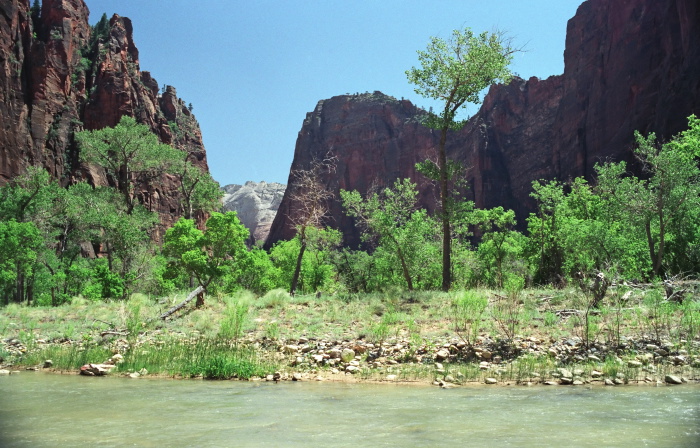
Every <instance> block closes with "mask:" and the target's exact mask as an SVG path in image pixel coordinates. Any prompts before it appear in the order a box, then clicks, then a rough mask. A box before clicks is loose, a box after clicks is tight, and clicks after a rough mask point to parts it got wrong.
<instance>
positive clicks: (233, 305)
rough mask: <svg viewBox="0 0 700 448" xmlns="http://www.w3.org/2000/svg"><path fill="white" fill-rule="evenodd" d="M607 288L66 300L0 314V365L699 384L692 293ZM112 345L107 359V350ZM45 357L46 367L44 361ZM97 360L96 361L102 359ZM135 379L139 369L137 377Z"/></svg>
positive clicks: (184, 373) (171, 373)
mask: <svg viewBox="0 0 700 448" xmlns="http://www.w3.org/2000/svg"><path fill="white" fill-rule="evenodd" d="M694 287H695V286H692V285H691V287H690V288H688V290H689V292H688V293H687V294H686V295H685V297H684V300H683V301H682V303H678V302H669V301H667V300H666V298H665V295H664V294H663V290H662V289H660V288H654V287H647V288H631V287H630V288H622V287H619V288H612V290H611V291H609V292H608V294H607V295H606V296H605V297H604V298H603V300H602V301H601V302H600V303H599V304H598V307H597V308H594V307H592V300H593V298H592V297H590V296H588V295H586V294H583V293H581V292H580V291H579V290H576V289H563V290H555V289H545V290H526V291H520V292H503V291H491V290H477V291H458V292H453V293H437V292H413V293H408V292H404V291H398V290H393V291H386V292H384V293H381V294H371V295H370V294H368V295H344V296H332V297H330V296H321V297H316V296H296V297H290V296H289V295H287V294H286V293H285V292H283V291H281V290H275V291H271V292H269V293H268V294H266V295H265V296H263V297H255V296H254V295H252V294H250V293H248V292H241V293H238V294H237V295H235V296H226V297H208V298H207V301H206V305H205V306H204V307H203V308H201V309H193V308H191V307H188V308H185V309H183V310H182V311H180V312H179V313H177V314H175V315H173V316H172V318H168V319H167V320H162V319H160V318H159V316H160V315H161V314H162V313H164V312H165V311H166V310H167V309H168V308H170V307H171V306H173V305H174V304H177V303H179V302H180V301H182V300H183V298H184V295H180V296H172V297H167V298H158V299H156V298H151V297H146V296H144V295H140V294H134V295H133V296H132V297H131V298H130V299H129V300H128V301H121V302H111V303H104V302H99V303H96V302H89V301H86V300H84V299H81V298H76V299H74V300H73V301H72V303H71V304H68V305H64V306H61V307H55V308H49V307H46V308H44V307H24V306H20V305H10V306H7V307H5V308H2V309H0V336H2V340H3V341H4V342H3V345H2V346H0V357H1V358H2V361H0V364H2V365H3V368H4V369H8V370H12V369H16V368H26V367H34V366H39V367H42V366H44V364H45V362H46V361H47V360H50V361H52V362H51V363H50V364H51V367H50V368H53V369H56V370H60V371H69V372H77V371H78V369H79V368H80V367H81V366H83V365H85V364H89V363H93V364H99V363H105V362H107V361H108V360H110V359H111V361H112V362H113V363H114V364H115V367H114V368H111V369H109V370H110V371H111V372H110V374H117V375H119V374H124V375H128V374H131V375H132V376H138V375H142V374H148V375H161V376H168V377H183V378H191V377H202V378H211V379H228V378H240V379H262V380H265V379H270V380H277V379H300V380H305V379H319V380H320V379H325V380H343V381H391V382H402V381H403V382H421V383H433V382H434V383H436V384H441V385H444V386H449V385H454V384H468V383H471V382H479V383H483V382H489V383H493V382H495V383H511V384H516V383H524V384H526V383H545V382H550V383H556V384H572V383H575V384H579V383H581V384H586V383H601V384H602V383H605V382H606V381H607V383H608V384H629V383H638V382H645V383H651V384H654V383H656V382H657V381H659V382H664V381H665V380H666V377H667V376H669V375H671V376H675V377H678V378H679V379H682V378H685V380H687V381H698V380H700V297H699V296H698V294H697V292H696V291H695V289H693V288H694ZM115 354H117V356H114V355H115ZM47 366H48V364H47ZM108 368H109V366H108ZM137 374H138V375H137Z"/></svg>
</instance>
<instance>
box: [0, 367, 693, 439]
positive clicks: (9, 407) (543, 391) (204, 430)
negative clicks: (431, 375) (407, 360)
mask: <svg viewBox="0 0 700 448" xmlns="http://www.w3.org/2000/svg"><path fill="white" fill-rule="evenodd" d="M83 445H89V446H98V447H99V446H142V447H228V446H230V447H234V446H235V447H258V446H272V447H275V446H279V447H314V446H333V447H345V446H348V447H350V446H352V447H365V446H371V447H377V446H392V447H395V446H400V447H427V446H430V447H439V446H446V447H458V446H499V447H528V446H533V447H535V446H536V447H543V446H578V447H588V446H590V447H601V446H606V447H616V446H619V447H629V446H635V447H639V446H653V447H697V446H700V387H699V386H696V385H691V386H688V385H686V386H677V387H658V388H657V387H615V388H613V387H593V388H587V387H581V386H579V387H535V388H526V387H518V386H514V387H464V388H455V389H448V390H443V389H438V388H434V387H414V386H400V385H387V384H381V385H376V384H342V383H316V382H303V383H292V382H285V383H280V384H272V383H250V382H236V381H220V382H209V381H174V380H163V379H157V380H156V379H138V380H132V379H127V378H86V377H79V376H75V375H51V374H43V373H31V372H26V373H25V372H23V373H21V374H19V375H11V376H5V377H0V446H2V447H63V446H83Z"/></svg>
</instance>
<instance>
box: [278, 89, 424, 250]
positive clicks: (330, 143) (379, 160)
mask: <svg viewBox="0 0 700 448" xmlns="http://www.w3.org/2000/svg"><path fill="white" fill-rule="evenodd" d="M422 113H423V112H422V111H421V110H420V109H419V108H417V107H416V106H414V105H413V104H411V103H410V102H409V101H406V100H402V101H399V100H397V99H395V98H393V97H390V96H387V95H384V94H383V93H380V92H374V93H371V94H370V93H367V94H360V95H342V96H336V97H333V98H331V99H328V100H323V101H319V102H318V104H317V105H316V108H315V109H314V111H313V112H310V113H308V114H307V115H306V119H305V120H304V123H303V125H302V129H301V131H300V132H299V136H298V138H297V143H296V149H295V152H294V161H293V163H292V170H308V169H310V167H311V164H312V163H313V161H314V160H318V161H320V160H323V159H326V158H329V157H336V158H337V162H336V163H335V171H334V172H332V173H328V175H327V176H325V178H324V179H322V183H323V185H324V186H325V188H327V189H328V190H329V191H331V192H333V194H334V198H333V199H332V200H331V201H330V203H329V204H328V206H329V214H328V219H327V221H326V225H329V226H331V227H335V228H339V229H341V230H342V231H343V233H344V237H345V241H346V243H348V244H358V243H359V234H358V233H357V229H355V226H354V225H353V221H352V220H351V218H348V217H347V216H345V215H344V214H343V212H342V206H341V203H340V194H339V192H340V190H341V189H345V190H359V191H360V192H361V193H363V194H364V193H366V192H367V191H368V190H370V189H371V188H381V187H386V186H388V185H390V184H391V183H392V182H393V180H394V179H396V178H398V177H411V178H413V179H418V178H419V176H416V172H415V164H416V163H417V162H420V161H423V160H424V159H425V158H426V157H428V156H429V153H430V151H431V148H433V147H434V145H435V144H436V142H437V138H438V136H437V134H435V133H433V132H432V131H431V130H429V129H426V128H425V127H423V126H422V125H421V124H420V123H419V121H418V117H419V116H420V115H421V114H422ZM293 181H294V179H293V176H290V178H289V182H288V183H287V185H288V188H287V191H286V192H285V195H284V199H283V200H282V203H281V205H280V208H279V211H278V213H277V216H276V217H275V220H274V222H273V224H272V227H271V229H270V235H269V237H268V240H267V243H266V246H271V245H272V243H274V242H276V241H279V240H284V239H289V238H291V237H293V236H294V232H295V230H294V228H293V226H292V224H291V221H290V219H289V218H290V216H293V214H294V213H296V209H297V207H298V204H293V203H292V202H291V201H290V197H291V195H292V193H293V191H294V183H293ZM421 181H422V180H421ZM422 191H423V192H424V194H423V196H425V198H424V199H425V201H424V202H428V201H427V196H428V195H429V193H428V191H429V190H428V189H427V188H423V189H422Z"/></svg>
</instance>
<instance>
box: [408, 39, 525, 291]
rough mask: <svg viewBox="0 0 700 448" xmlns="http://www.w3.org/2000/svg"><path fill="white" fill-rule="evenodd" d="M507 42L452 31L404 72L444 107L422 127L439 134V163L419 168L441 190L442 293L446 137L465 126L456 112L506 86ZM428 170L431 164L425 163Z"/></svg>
mask: <svg viewBox="0 0 700 448" xmlns="http://www.w3.org/2000/svg"><path fill="white" fill-rule="evenodd" d="M516 51H518V50H517V49H515V48H513V46H512V43H511V40H510V39H509V38H507V37H506V36H505V34H504V33H502V32H500V31H495V32H493V33H489V32H483V33H481V34H474V33H473V32H472V31H471V30H470V29H469V28H466V29H464V30H455V31H454V32H453V33H452V36H451V38H450V39H448V40H444V39H441V38H438V37H432V38H431V39H430V43H429V44H428V48H427V49H426V50H425V51H418V60H419V61H420V65H421V67H420V68H416V67H413V68H411V69H410V70H408V71H406V76H407V77H408V81H409V82H410V83H411V84H415V86H416V88H415V91H416V93H418V94H419V95H422V96H425V97H428V98H431V99H434V100H438V101H440V102H442V104H443V107H442V110H441V111H440V112H439V113H432V112H430V113H429V114H428V116H427V119H426V121H425V124H426V125H427V126H428V127H431V128H433V129H437V130H439V131H440V142H439V146H438V163H437V166H435V167H434V169H430V167H426V166H425V164H423V168H424V171H429V172H431V171H432V172H435V173H436V175H437V179H436V180H437V181H438V183H439V185H440V207H441V212H442V218H441V219H442V239H443V244H442V289H443V290H444V291H447V290H449V289H450V285H451V282H452V279H451V252H452V250H451V225H450V214H449V210H448V209H449V205H448V202H449V194H450V192H449V187H448V183H449V181H450V174H449V172H450V167H449V165H450V164H449V163H448V160H447V156H446V154H445V143H446V141H447V132H448V131H449V130H450V129H453V130H456V129H460V128H461V127H462V126H463V125H464V121H460V120H457V119H456V116H457V112H458V111H459V109H460V108H461V107H462V106H464V105H466V104H467V103H473V104H479V103H480V102H481V97H480V93H481V92H482V91H483V90H484V89H485V88H487V87H488V86H490V85H491V84H494V83H496V82H507V81H509V80H510V79H511V77H512V74H511V72H510V70H509V68H508V66H509V65H510V63H511V61H512V59H513V54H514V53H515V52H516ZM426 163H428V164H431V163H432V162H426Z"/></svg>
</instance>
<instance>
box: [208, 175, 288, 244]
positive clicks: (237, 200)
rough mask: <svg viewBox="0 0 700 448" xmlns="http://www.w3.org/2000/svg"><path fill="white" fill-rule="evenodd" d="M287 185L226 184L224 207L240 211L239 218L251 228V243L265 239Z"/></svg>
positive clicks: (271, 183) (223, 188)
mask: <svg viewBox="0 0 700 448" xmlns="http://www.w3.org/2000/svg"><path fill="white" fill-rule="evenodd" d="M286 187H287V186H286V185H283V184H279V183H277V182H270V183H267V182H264V181H263V182H251V181H249V182H246V183H245V185H235V184H232V185H226V186H225V187H222V188H221V189H222V190H223V192H224V198H223V203H224V205H223V209H224V210H226V211H235V212H236V213H238V219H240V220H241V223H242V224H243V225H244V226H246V228H247V229H248V230H250V238H249V239H248V243H249V244H251V245H252V244H255V243H256V242H257V241H265V240H266V239H267V235H268V234H269V233H270V226H271V225H272V221H273V220H274V219H275V215H276V214H277V209H278V208H279V206H280V203H281V202H282V197H283V196H284V190H285V189H286Z"/></svg>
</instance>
